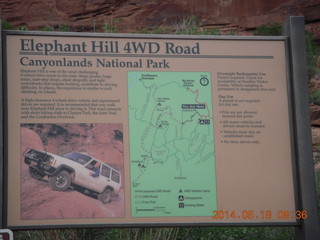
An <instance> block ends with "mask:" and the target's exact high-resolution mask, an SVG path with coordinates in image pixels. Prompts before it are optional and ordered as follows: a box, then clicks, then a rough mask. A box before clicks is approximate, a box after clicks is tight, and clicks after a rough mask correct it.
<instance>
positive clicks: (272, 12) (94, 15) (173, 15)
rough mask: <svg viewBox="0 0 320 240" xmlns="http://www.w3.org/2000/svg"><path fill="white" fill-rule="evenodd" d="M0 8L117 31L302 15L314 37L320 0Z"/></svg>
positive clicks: (17, 18) (43, 21) (30, 20)
mask: <svg viewBox="0 0 320 240" xmlns="http://www.w3.org/2000/svg"><path fill="white" fill-rule="evenodd" d="M0 8H1V10H2V18H3V19H4V20H6V21H8V22H10V23H12V24H13V25H14V26H15V27H17V26H21V25H24V26H26V27H27V28H28V29H30V30H35V29H41V27H43V26H50V27H58V26H61V25H64V26H68V27H69V28H70V30H72V31H101V30H102V29H103V27H106V26H109V25H116V27H117V28H118V29H119V32H139V31H140V30H141V29H142V28H151V29H152V28H154V27H155V26H161V27H169V28H172V25H173V23H174V22H177V21H179V20H181V19H182V18H185V17H187V16H191V15H194V16H196V17H197V20H198V21H199V24H200V26H201V27H203V28H220V29H232V30H236V31H238V32H241V31H250V30H253V29H255V28H256V27H257V26H259V25H261V24H266V23H274V22H281V23H282V22H283V21H285V20H286V19H287V18H288V16H293V15H303V16H305V18H306V23H307V27H308V29H309V30H311V31H313V32H315V37H316V38H317V39H320V33H319V32H320V15H319V12H320V0H281V1H279V0H269V1H264V0H256V1H251V0H242V1H236V0H149V1H147V0H110V1H104V0H69V1H65V0H46V1H39V0H0ZM115 19H116V20H117V21H114V20H115Z"/></svg>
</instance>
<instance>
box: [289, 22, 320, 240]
mask: <svg viewBox="0 0 320 240" xmlns="http://www.w3.org/2000/svg"><path fill="white" fill-rule="evenodd" d="M284 35H287V36H288V37H289V42H290V43H289V45H290V46H289V48H290V53H291V71H292V85H293V95H294V96H293V99H294V100H293V104H294V116H295V122H294V124H295V126H294V128H295V134H296V136H295V140H296V154H297V159H298V162H297V171H298V187H299V191H300V192H299V201H300V209H303V210H305V211H307V212H308V217H307V218H306V219H305V220H303V221H301V226H298V227H297V228H296V234H297V237H298V239H310V240H311V239H318V238H319V237H320V230H319V217H318V214H317V212H318V210H317V200H316V199H317V195H316V186H315V175H314V166H313V156H312V141H311V130H310V125H311V124H310V111H309V97H308V75H307V65H306V45H305V29H304V17H290V19H289V20H288V21H287V22H286V24H285V26H284Z"/></svg>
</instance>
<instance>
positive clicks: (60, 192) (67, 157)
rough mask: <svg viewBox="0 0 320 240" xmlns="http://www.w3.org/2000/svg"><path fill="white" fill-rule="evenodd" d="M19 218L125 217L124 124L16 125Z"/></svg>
mask: <svg viewBox="0 0 320 240" xmlns="http://www.w3.org/2000/svg"><path fill="white" fill-rule="evenodd" d="M20 133H21V135H20V138H21V178H20V179H21V183H20V185H21V188H20V189H21V190H20V191H21V219H22V220H40V219H70V218H72V219H81V218H110V217H124V183H123V180H124V176H123V169H124V167H123V163H124V156H123V125H122V124H117V123H114V124H113V123H92V124H89V123H70V124H58V123H57V124H54V123H52V124H49V123H32V124H31V123H25V124H21V131H20Z"/></svg>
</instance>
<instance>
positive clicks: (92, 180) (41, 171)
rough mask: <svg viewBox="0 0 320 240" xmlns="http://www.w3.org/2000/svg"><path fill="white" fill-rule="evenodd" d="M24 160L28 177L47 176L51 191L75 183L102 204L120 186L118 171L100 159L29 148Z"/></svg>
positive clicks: (115, 192)
mask: <svg viewBox="0 0 320 240" xmlns="http://www.w3.org/2000/svg"><path fill="white" fill-rule="evenodd" d="M24 162H25V163H26V164H28V165H29V173H30V176H31V177H33V178H36V179H42V178H44V177H45V176H47V177H48V179H49V185H50V187H51V188H52V189H53V190H56V191H66V190H68V189H69V188H70V187H73V186H78V187H80V188H82V189H83V191H84V192H86V191H87V193H91V194H93V195H96V196H97V198H98V199H99V200H100V201H101V202H102V203H109V202H111V199H112V197H118V194H119V191H120V187H121V177H120V173H119V172H118V171H117V170H115V169H113V168H112V167H111V166H109V165H107V164H105V163H102V162H101V161H99V160H97V159H95V158H93V157H91V156H88V155H85V154H82V153H77V152H71V153H68V154H65V155H63V156H58V155H55V154H53V153H48V152H44V151H39V150H35V149H30V150H28V151H27V153H26V154H25V158H24Z"/></svg>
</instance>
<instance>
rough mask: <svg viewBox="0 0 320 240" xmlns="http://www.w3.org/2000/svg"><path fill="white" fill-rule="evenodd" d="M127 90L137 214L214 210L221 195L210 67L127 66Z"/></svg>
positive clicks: (205, 213) (190, 213)
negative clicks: (186, 69) (195, 69)
mask: <svg viewBox="0 0 320 240" xmlns="http://www.w3.org/2000/svg"><path fill="white" fill-rule="evenodd" d="M202 78H206V79H208V80H209V82H208V85H206V86H204V85H202V84H201V83H200V79H202ZM128 96H129V99H128V101H129V104H128V106H129V138H130V169H131V199H132V200H131V205H132V215H133V216H134V217H149V216H212V211H213V210H215V209H216V208H217V197H216V171H215V158H214V129H213V115H212V112H213V111H212V89H211V76H210V73H208V72H128ZM182 104H193V105H195V104H198V105H199V104H205V109H182ZM199 119H206V120H210V124H199ZM181 196H182V197H183V198H182V199H183V200H181ZM179 197H180V198H179ZM181 203H183V204H184V206H183V207H181V205H179V204H181ZM179 206H180V208H179Z"/></svg>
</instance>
